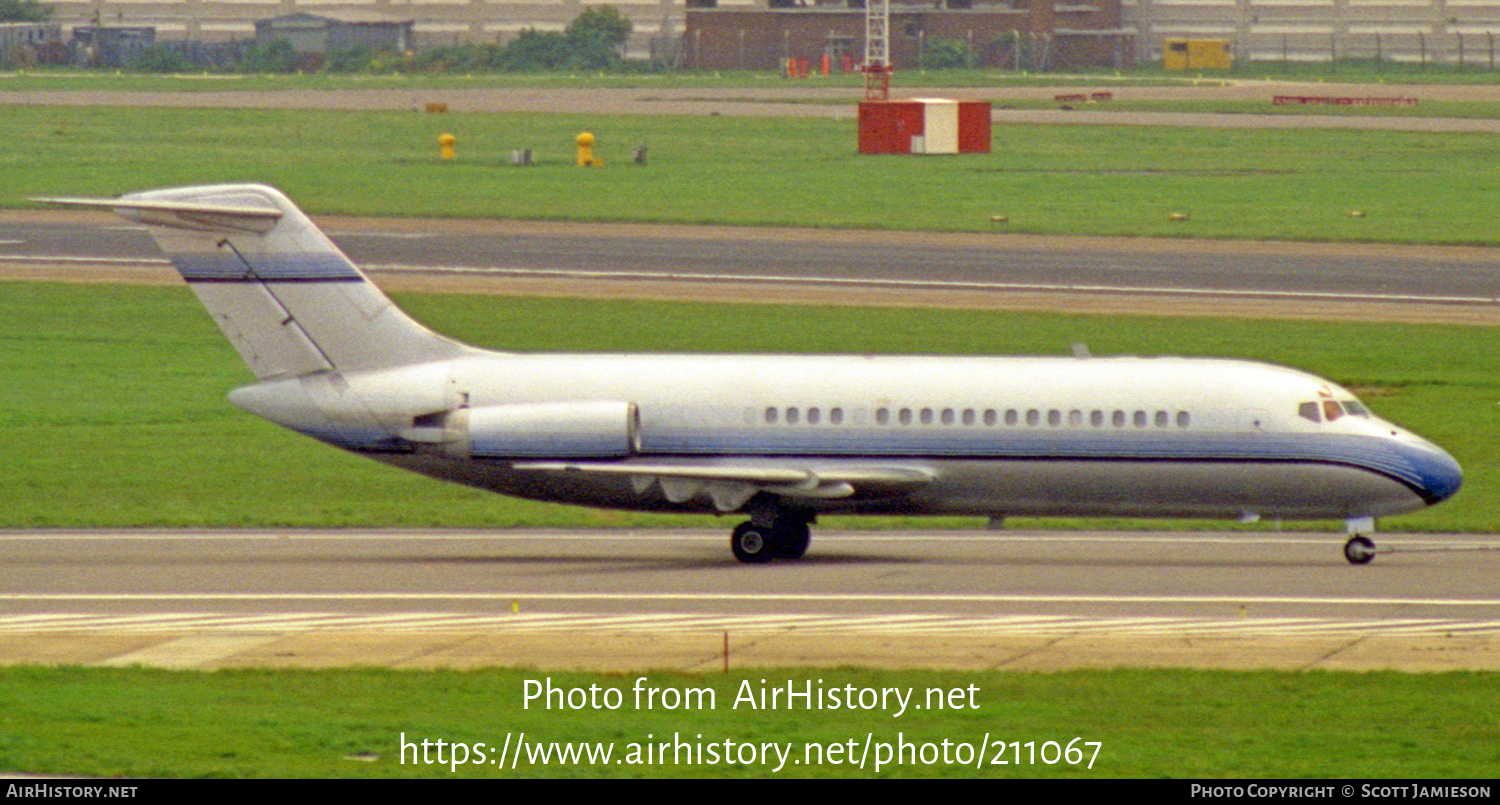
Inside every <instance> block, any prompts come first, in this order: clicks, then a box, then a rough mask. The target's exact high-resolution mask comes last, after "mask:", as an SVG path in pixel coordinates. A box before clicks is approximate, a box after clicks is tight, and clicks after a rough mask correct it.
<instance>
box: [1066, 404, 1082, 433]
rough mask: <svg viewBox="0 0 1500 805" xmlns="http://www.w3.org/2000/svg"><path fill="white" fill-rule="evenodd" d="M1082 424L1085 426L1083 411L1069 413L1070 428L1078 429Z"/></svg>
mask: <svg viewBox="0 0 1500 805" xmlns="http://www.w3.org/2000/svg"><path fill="white" fill-rule="evenodd" d="M1082 424H1083V412H1082V411H1079V410H1078V409H1076V408H1075V409H1073V410H1072V411H1069V412H1068V425H1069V426H1071V427H1075V428H1076V427H1078V426H1079V425H1082Z"/></svg>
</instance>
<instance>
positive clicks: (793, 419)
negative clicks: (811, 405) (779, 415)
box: [786, 408, 799, 425]
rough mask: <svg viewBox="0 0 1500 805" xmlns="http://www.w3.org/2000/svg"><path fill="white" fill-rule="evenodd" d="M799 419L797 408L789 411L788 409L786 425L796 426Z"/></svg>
mask: <svg viewBox="0 0 1500 805" xmlns="http://www.w3.org/2000/svg"><path fill="white" fill-rule="evenodd" d="M798 418H799V417H798V416H797V409H795V408H788V409H786V424H788V425H795V424H797V420H798Z"/></svg>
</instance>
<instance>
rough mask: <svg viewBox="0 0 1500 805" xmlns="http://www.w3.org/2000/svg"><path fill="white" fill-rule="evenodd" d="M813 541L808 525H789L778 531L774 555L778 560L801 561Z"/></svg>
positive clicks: (796, 523)
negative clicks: (808, 545)
mask: <svg viewBox="0 0 1500 805" xmlns="http://www.w3.org/2000/svg"><path fill="white" fill-rule="evenodd" d="M811 541H812V531H811V529H809V528H808V527H807V523H801V522H794V523H788V524H786V525H783V526H781V527H780V528H777V529H776V544H775V548H774V553H775V554H776V558H778V559H801V558H802V555H803V554H805V553H807V544H808V543H809V542H811Z"/></svg>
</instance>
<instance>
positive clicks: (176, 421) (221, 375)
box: [0, 283, 1500, 532]
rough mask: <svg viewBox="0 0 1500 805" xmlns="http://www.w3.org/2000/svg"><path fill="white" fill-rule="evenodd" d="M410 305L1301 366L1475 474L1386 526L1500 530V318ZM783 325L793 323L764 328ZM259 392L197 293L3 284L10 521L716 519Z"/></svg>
mask: <svg viewBox="0 0 1500 805" xmlns="http://www.w3.org/2000/svg"><path fill="white" fill-rule="evenodd" d="M397 301H398V302H399V303H400V304H401V305H402V306H403V307H404V308H406V309H407V310H408V311H409V312H411V313H412V314H413V315H414V316H415V317H417V318H418V319H419V320H421V321H423V322H425V323H427V324H428V325H430V326H432V327H433V328H435V329H437V330H438V331H440V332H444V333H446V334H449V335H452V336H454V337H457V338H460V339H462V340H465V341H468V342H471V343H475V344H479V345H483V346H490V347H499V348H506V349H517V350H560V351H561V350H582V351H590V350H622V351H634V350H640V351H703V352H767V351H770V352H812V353H818V352H827V353H866V352H875V353H929V354H1066V353H1068V351H1069V350H1070V348H1071V345H1072V344H1073V343H1075V342H1079V341H1083V342H1085V343H1087V344H1088V345H1089V347H1090V349H1091V350H1092V352H1093V353H1094V354H1096V355H1110V354H1141V355H1151V354H1186V355H1222V356H1228V357H1244V358H1256V359H1262V360H1268V361H1272V362H1276V363H1282V364H1287V365H1292V366H1297V367H1299V368H1303V369H1307V370H1309V371H1312V372H1314V373H1317V374H1320V375H1323V376H1325V377H1328V378H1330V379H1332V380H1334V381H1336V382H1339V383H1342V384H1345V385H1348V386H1351V387H1354V388H1357V389H1360V390H1361V393H1362V394H1363V395H1364V397H1365V399H1366V402H1367V403H1369V404H1370V405H1371V406H1372V407H1373V408H1374V410H1375V411H1376V412H1377V413H1379V414H1381V415H1383V416H1386V417H1388V418H1390V419H1393V420H1395V421H1397V422H1400V423H1402V424H1405V425H1407V426H1409V427H1411V428H1413V429H1415V430H1416V431H1417V432H1419V433H1422V434H1423V435H1425V436H1427V437H1428V438H1431V439H1433V440H1434V441H1436V442H1438V443H1439V444H1441V445H1443V446H1444V447H1445V448H1447V449H1448V450H1449V451H1450V452H1452V453H1453V454H1454V455H1455V456H1456V457H1457V458H1458V460H1459V461H1460V462H1461V463H1462V464H1463V465H1464V467H1465V470H1466V477H1467V480H1466V482H1465V488H1464V490H1463V491H1462V492H1461V493H1460V494H1459V495H1458V496H1457V497H1456V498H1455V499H1453V500H1452V501H1448V502H1445V503H1444V504H1442V505H1441V506H1438V507H1435V508H1433V509H1430V510H1428V511H1425V512H1421V513H1417V514H1412V515H1406V516H1403V517H1399V518H1391V519H1389V520H1386V521H1383V523H1382V527H1383V528H1386V529H1393V530H1423V531H1477V532H1493V531H1500V507H1497V506H1496V505H1495V502H1496V501H1497V500H1500V407H1497V406H1496V404H1495V400H1496V399H1500V375H1497V372H1496V371H1495V367H1496V366H1497V365H1500V349H1497V339H1500V332H1497V331H1496V329H1495V328H1483V327H1451V326H1423V325H1397V324H1368V323H1324V322H1288V321H1249V320H1239V319H1210V318H1176V319H1158V318H1149V317H1123V316H1080V315H1063V314H1045V313H1007V312H994V311H962V310H951V311H943V310H911V309H883V308H844V307H835V308H822V307H796V306H775V307H771V306H759V305H713V304H688V303H660V302H629V301H590V300H570V299H506V298H499V297H488V296H484V297H468V296H443V295H401V296H399V297H398V300H397ZM767 320H774V321H776V322H777V323H778V326H777V327H774V328H767V327H762V326H759V323H761V322H764V321H767ZM539 322H545V325H542V326H539V324H538V323H539ZM251 380H252V378H251V376H250V375H249V373H248V372H247V371H246V370H245V369H244V368H243V367H242V365H241V364H240V361H239V359H238V356H236V355H235V354H234V352H233V351H232V350H231V348H230V347H229V345H228V343H227V342H226V341H225V340H224V339H223V337H222V336H221V335H220V333H219V332H218V331H217V329H215V327H214V326H213V324H212V323H211V322H210V321H209V319H208V317H207V316H206V315H205V314H204V313H203V310H202V308H201V307H200V306H199V305H198V304H197V302H196V300H194V299H193V297H192V296H191V294H190V293H189V292H188V291H187V290H186V289H185V288H153V287H134V286H74V285H59V284H31V283H6V284H5V285H4V286H3V288H0V426H3V427H4V428H5V429H6V430H7V431H8V432H10V433H13V434H17V435H18V436H21V437H23V441H21V442H18V444H21V445H24V449H16V450H13V451H11V453H10V456H9V457H8V458H7V460H6V461H5V462H3V463H0V527H6V528H42V527H93V526H98V527H120V526H173V527H176V526H214V527H223V526H327V527H342V526H358V527H374V526H403V527H417V526H451V527H509V526H528V525H529V526H563V527H572V526H605V525H663V524H671V525H683V524H692V525H707V524H710V523H713V522H714V521H712V520H710V519H707V518H685V517H668V516H652V515H644V514H635V513H622V512H605V511H596V510H592V509H581V508H571V507H561V506H554V505H548V504H541V503H532V502H526V501H519V500H513V499H510V498H504V497H500V496H496V495H491V494H487V493H482V492H478V491H474V490H470V489H466V488H462V487H458V486H452V485H448V484H443V483H440V482H437V481H432V480H428V479H424V478H421V477H418V476H415V475H411V474H408V473H404V472H400V471H398V470H394V469H390V468H387V467H384V466H383V465H379V464H376V463H374V462H370V461H367V460H365V459H363V458H360V457H357V456H353V455H350V454H346V453H343V452H340V451H338V450H335V449H333V448H330V447H327V446H324V445H321V444H319V443H316V442H314V441H312V440H309V439H306V438H304V437H301V436H297V435H295V434H293V433H290V432H288V431H284V430H282V429H280V428H278V427H276V426H274V425H271V424H269V423H266V422H263V421H261V420H259V419H256V418H255V417H253V416H251V415H249V414H245V413H243V412H241V411H239V410H238V409H235V408H234V407H232V406H231V405H229V404H228V402H226V401H225V400H224V394H225V393H226V392H227V391H228V390H229V389H231V388H234V387H236V386H239V385H243V384H246V383H249V382H251ZM869 522H870V521H868V520H863V519H858V518H848V519H840V518H830V520H829V523H830V524H833V525H835V526H837V525H839V524H845V525H853V526H855V527H864V526H866V525H868V524H869ZM878 522H886V521H878ZM896 522H898V523H901V524H921V525H929V524H930V521H927V520H917V521H896ZM977 522H978V521H975V520H954V521H946V520H945V521H940V522H939V524H942V525H959V526H972V525H975V524H977ZM1051 522H1052V521H1042V523H1041V524H1048V523H1051ZM1033 524H1034V523H1033V522H1031V521H1021V520H1017V521H1013V523H1012V525H1013V526H1016V527H1030V526H1031V525H1033ZM1129 525H1131V526H1134V527H1140V526H1141V525H1142V524H1140V523H1129ZM1146 525H1152V526H1154V525H1156V524H1146ZM1213 525H1214V527H1222V525H1223V524H1220V523H1215V524H1213Z"/></svg>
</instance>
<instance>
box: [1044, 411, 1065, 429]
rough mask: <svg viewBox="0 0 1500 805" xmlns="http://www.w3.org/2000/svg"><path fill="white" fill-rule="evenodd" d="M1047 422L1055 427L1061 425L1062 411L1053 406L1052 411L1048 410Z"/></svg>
mask: <svg viewBox="0 0 1500 805" xmlns="http://www.w3.org/2000/svg"><path fill="white" fill-rule="evenodd" d="M1047 424H1048V425H1051V426H1052V427H1054V428H1055V427H1057V426H1058V425H1061V424H1062V412H1061V411H1059V410H1057V409H1056V408H1053V409H1052V410H1051V411H1048V412H1047Z"/></svg>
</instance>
